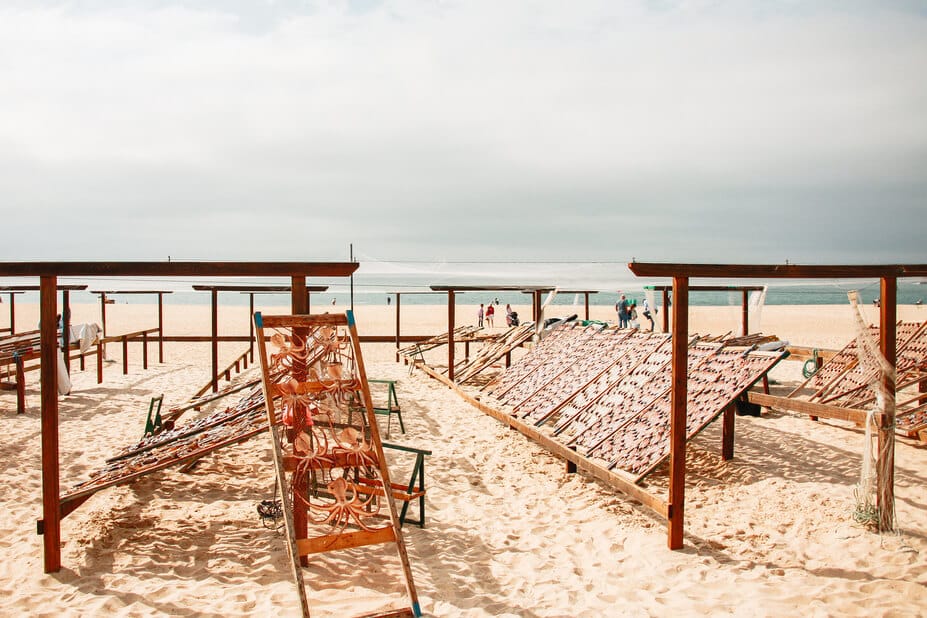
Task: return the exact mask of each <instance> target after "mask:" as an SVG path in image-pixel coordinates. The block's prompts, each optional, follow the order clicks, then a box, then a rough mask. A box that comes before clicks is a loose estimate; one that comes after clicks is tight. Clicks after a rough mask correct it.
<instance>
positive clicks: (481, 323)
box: [476, 303, 484, 328]
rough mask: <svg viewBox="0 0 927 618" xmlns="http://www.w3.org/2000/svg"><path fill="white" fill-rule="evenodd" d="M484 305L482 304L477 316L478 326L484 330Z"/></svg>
mask: <svg viewBox="0 0 927 618" xmlns="http://www.w3.org/2000/svg"><path fill="white" fill-rule="evenodd" d="M483 311H484V310H483V303H480V310H479V311H478V312H477V314H476V325H477V326H479V327H480V328H483Z"/></svg>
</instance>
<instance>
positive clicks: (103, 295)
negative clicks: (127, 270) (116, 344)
mask: <svg viewBox="0 0 927 618" xmlns="http://www.w3.org/2000/svg"><path fill="white" fill-rule="evenodd" d="M90 293H91V294H99V295H100V320H101V321H102V322H103V324H102V326H103V338H104V339H106V305H109V304H112V302H113V301H112V300H110V299H109V298H108V297H109V296H115V295H123V294H128V295H140V294H144V295H148V294H154V295H157V297H158V362H159V363H163V362H164V295H165V294H173V292H172V291H170V290H90Z"/></svg>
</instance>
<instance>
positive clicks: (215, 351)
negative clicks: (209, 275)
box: [209, 289, 219, 393]
mask: <svg viewBox="0 0 927 618" xmlns="http://www.w3.org/2000/svg"><path fill="white" fill-rule="evenodd" d="M209 296H210V303H211V305H212V306H211V308H210V309H211V311H210V315H211V316H212V371H211V372H210V375H211V376H212V392H214V393H218V392H219V376H217V375H216V373H217V372H218V371H219V291H218V290H215V289H213V290H210V291H209Z"/></svg>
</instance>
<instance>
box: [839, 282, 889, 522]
mask: <svg viewBox="0 0 927 618" xmlns="http://www.w3.org/2000/svg"><path fill="white" fill-rule="evenodd" d="M847 296H848V297H849V300H850V305H851V306H852V309H853V317H854V322H855V325H856V333H857V334H856V340H857V343H858V345H857V349H858V350H859V362H860V364H861V365H862V366H863V367H864V368H865V369H866V372H865V374H866V375H871V376H874V377H873V379H872V380H871V381H870V383H869V388H870V389H871V390H872V391H873V393H874V394H875V401H874V402H873V403H872V404H871V405H870V407H869V408H868V410H867V411H868V414H867V416H866V432H865V438H864V440H865V441H864V443H863V458H862V464H861V466H860V474H859V483H858V484H857V486H856V489H855V490H854V492H853V493H854V497H855V500H856V505H855V508H854V511H853V519H855V520H856V521H857V522H858V523H860V524H863V525H866V526H872V527H877V528H880V529H881V525H880V523H881V521H882V508H881V506H880V503H879V479H880V478H883V479H887V478H888V477H889V474H890V472H891V470H890V469H889V468H888V466H890V465H892V464H891V462H890V458H889V457H888V455H889V453H890V452H891V451H892V450H893V449H894V438H895V432H894V427H892V426H889V427H883V428H881V431H880V427H879V424H878V422H877V421H876V416H875V415H876V414H879V413H882V414H885V415H889V418H894V411H893V410H891V409H890V406H891V405H892V404H893V402H894V397H893V396H889V395H890V394H893V391H894V385H895V369H894V367H892V365H891V364H890V363H889V362H888V361H887V360H886V359H885V357H884V356H883V355H882V353H881V351H880V350H879V348H878V345H877V343H876V340H875V339H874V338H873V337H872V336H870V334H869V332H868V331H869V328H868V326H867V324H866V320H865V318H864V317H863V313H862V308H861V307H860V304H859V293H858V292H857V291H856V290H851V291H850V292H849V293H848V294H847ZM880 449H881V452H880ZM880 467H881V469H880ZM890 507H891V513H892V521H891V522H890V526H889V527H890V528H891V529H895V521H894V513H895V509H894V504H892V505H890Z"/></svg>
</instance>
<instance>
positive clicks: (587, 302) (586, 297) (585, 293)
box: [583, 292, 589, 320]
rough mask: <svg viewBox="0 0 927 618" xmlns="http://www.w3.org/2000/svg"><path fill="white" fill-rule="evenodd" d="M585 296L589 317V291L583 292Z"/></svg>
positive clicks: (587, 317)
mask: <svg viewBox="0 0 927 618" xmlns="http://www.w3.org/2000/svg"><path fill="white" fill-rule="evenodd" d="M583 296H584V297H585V299H586V319H587V320H588V319H589V292H583Z"/></svg>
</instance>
